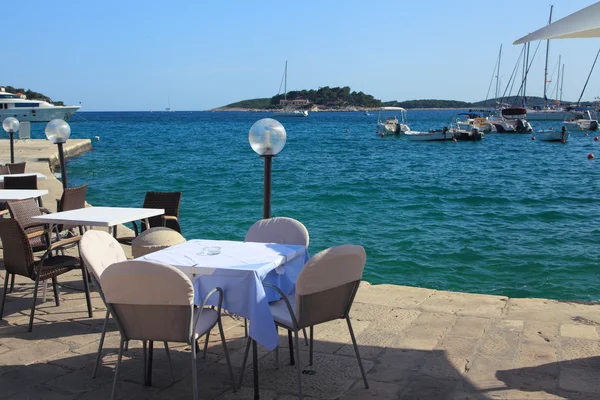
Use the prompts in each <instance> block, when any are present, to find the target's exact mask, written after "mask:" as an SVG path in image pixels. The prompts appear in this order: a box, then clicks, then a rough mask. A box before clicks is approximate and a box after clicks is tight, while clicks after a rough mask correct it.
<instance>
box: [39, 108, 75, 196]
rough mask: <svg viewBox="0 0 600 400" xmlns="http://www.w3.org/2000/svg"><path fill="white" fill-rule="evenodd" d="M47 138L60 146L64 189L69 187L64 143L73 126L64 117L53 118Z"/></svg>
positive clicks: (59, 159)
mask: <svg viewBox="0 0 600 400" xmlns="http://www.w3.org/2000/svg"><path fill="white" fill-rule="evenodd" d="M45 132H46V138H48V140H49V141H51V142H52V143H54V144H56V145H57V146H58V161H59V162H60V177H61V180H62V185H63V189H66V188H67V170H66V168H65V153H64V152H63V143H65V142H66V141H67V139H69V136H71V127H70V126H69V124H67V123H66V122H65V121H63V120H62V119H53V120H52V121H50V122H48V125H46V129H45Z"/></svg>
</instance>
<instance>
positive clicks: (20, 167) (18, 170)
mask: <svg viewBox="0 0 600 400" xmlns="http://www.w3.org/2000/svg"><path fill="white" fill-rule="evenodd" d="M25 164H26V163H25V162H21V163H13V164H6V166H7V167H8V169H9V171H10V173H11V174H24V173H25Z"/></svg>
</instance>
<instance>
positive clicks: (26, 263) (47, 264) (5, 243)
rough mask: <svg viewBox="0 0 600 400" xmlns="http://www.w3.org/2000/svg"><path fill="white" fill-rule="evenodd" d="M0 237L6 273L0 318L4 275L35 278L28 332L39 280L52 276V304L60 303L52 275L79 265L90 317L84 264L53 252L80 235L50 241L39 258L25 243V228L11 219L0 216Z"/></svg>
mask: <svg viewBox="0 0 600 400" xmlns="http://www.w3.org/2000/svg"><path fill="white" fill-rule="evenodd" d="M0 239H1V240H2V247H3V249H2V251H3V258H4V268H5V269H6V276H5V278H4V293H3V296H2V302H1V303H0V319H1V318H2V317H3V315H4V304H5V302H6V295H7V292H8V291H7V288H8V279H9V277H11V275H12V276H15V275H21V276H25V277H28V278H30V279H31V280H33V281H35V286H34V289H33V304H32V306H31V315H30V317H29V332H31V330H32V329H33V317H34V314H35V303H36V300H37V292H38V288H39V284H40V281H44V280H46V279H52V287H53V289H54V301H55V303H56V306H60V299H59V297H58V285H57V279H56V277H57V276H59V275H62V274H64V273H66V272H69V271H71V270H73V269H81V272H82V275H83V285H84V288H85V297H86V301H87V308H88V315H89V316H90V318H91V317H92V303H91V301H90V292H89V288H88V278H87V272H86V270H85V268H83V267H82V265H83V264H82V263H81V261H80V260H79V258H78V257H72V256H65V255H53V254H52V253H53V252H54V251H55V250H64V249H66V248H68V247H69V246H76V245H77V243H78V242H79V239H80V237H79V236H78V237H74V238H69V239H66V240H63V241H60V242H56V243H53V244H52V245H51V246H49V247H48V250H47V251H46V252H45V253H44V255H43V256H42V258H41V259H40V260H39V261H36V260H35V258H34V256H33V249H32V248H31V245H30V244H29V238H28V236H27V234H26V233H25V230H24V229H23V228H22V227H21V225H20V224H19V222H18V221H17V220H15V219H6V218H0Z"/></svg>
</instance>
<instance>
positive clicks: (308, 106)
mask: <svg viewBox="0 0 600 400" xmlns="http://www.w3.org/2000/svg"><path fill="white" fill-rule="evenodd" d="M547 102H554V99H548V100H547ZM522 103H523V100H522V98H521V97H517V96H510V97H505V98H498V99H496V98H494V99H487V100H482V101H477V102H472V103H471V102H466V101H460V100H438V99H420V100H406V101H396V100H394V101H381V100H380V99H376V98H375V97H374V96H372V95H370V94H366V93H363V92H356V91H352V89H351V88H350V87H348V86H344V87H333V88H332V87H328V86H325V87H321V88H319V89H318V90H314V89H310V90H298V91H290V92H288V93H287V96H286V99H285V100H284V95H283V94H278V95H276V96H273V97H271V98H259V99H249V100H242V101H238V102H236V103H232V104H228V105H226V106H222V107H218V108H215V109H212V110H211V111H277V110H281V109H283V108H284V105H285V104H293V106H294V108H295V109H298V110H307V111H313V112H314V111H370V110H376V109H378V108H381V107H403V108H406V109H445V108H447V109H467V108H495V107H496V106H497V105H498V104H511V105H517V106H521V105H522ZM543 103H544V99H543V98H542V97H537V96H529V97H527V104H530V105H534V104H543ZM563 103H567V104H570V103H571V102H568V101H563ZM588 103H589V102H586V103H585V104H584V103H581V105H586V104H588Z"/></svg>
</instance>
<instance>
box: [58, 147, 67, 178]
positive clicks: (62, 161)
mask: <svg viewBox="0 0 600 400" xmlns="http://www.w3.org/2000/svg"><path fill="white" fill-rule="evenodd" d="M56 145H57V146H58V161H59V162H60V178H61V180H62V185H63V189H66V188H67V169H66V168H65V153H64V152H63V144H62V143H56Z"/></svg>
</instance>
